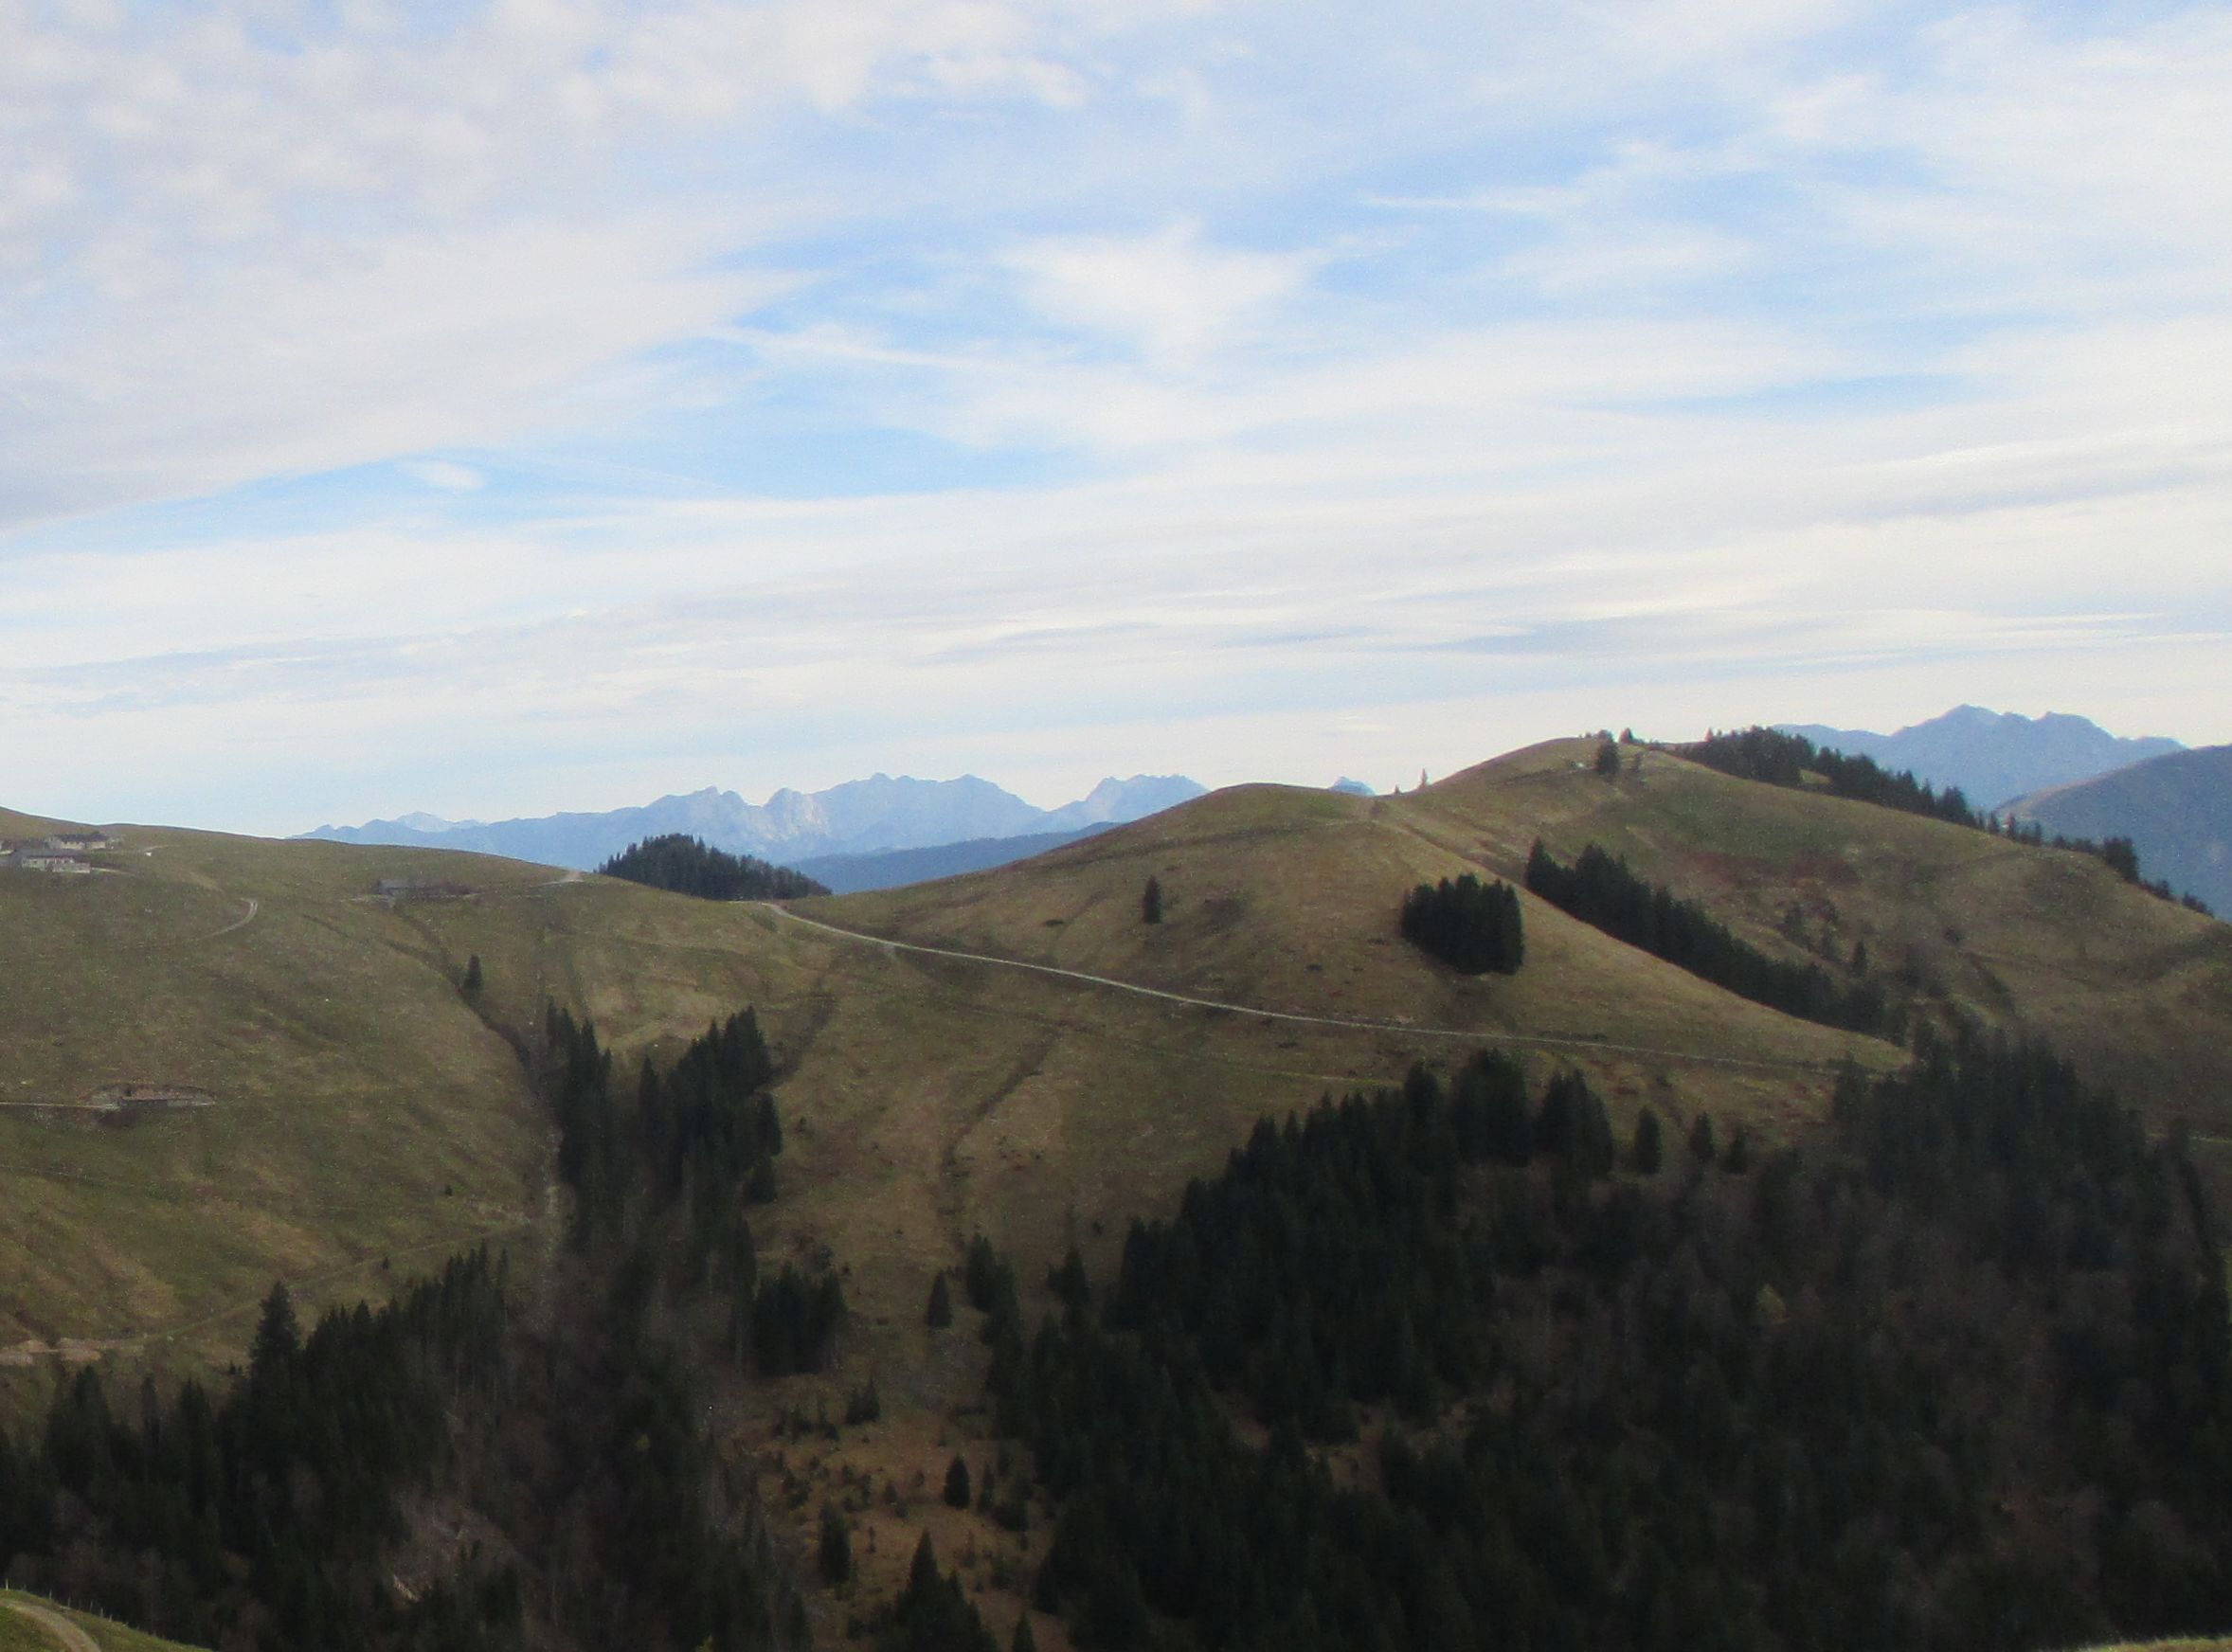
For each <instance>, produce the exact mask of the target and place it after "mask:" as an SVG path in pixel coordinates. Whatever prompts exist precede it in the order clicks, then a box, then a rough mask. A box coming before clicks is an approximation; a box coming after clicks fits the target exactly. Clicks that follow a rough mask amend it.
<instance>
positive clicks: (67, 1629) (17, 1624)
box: [0, 1589, 193, 1652]
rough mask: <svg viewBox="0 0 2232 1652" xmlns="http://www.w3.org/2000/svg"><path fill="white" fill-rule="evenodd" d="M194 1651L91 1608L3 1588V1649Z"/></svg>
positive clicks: (25, 1651) (0, 1650) (29, 1651)
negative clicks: (74, 1608)
mask: <svg viewBox="0 0 2232 1652" xmlns="http://www.w3.org/2000/svg"><path fill="white" fill-rule="evenodd" d="M87 1647H91V1648H93V1649H94V1652H193V1648H191V1647H188V1646H182V1645H180V1644H179V1643H177V1642H175V1641H158V1640H156V1639H155V1638H154V1637H153V1635H142V1634H141V1633H139V1632H138V1631H137V1630H136V1629H127V1628H126V1627H124V1625H121V1624H115V1623H111V1622H110V1621H109V1620H108V1619H106V1618H97V1617H95V1616H94V1615H93V1614H92V1613H90V1612H76V1611H71V1610H70V1609H69V1608H67V1607H62V1606H58V1605H56V1604H55V1603H54V1602H52V1601H50V1600H44V1599H42V1598H40V1597H39V1596H38V1595H34V1594H25V1593H23V1592H22V1591H21V1590H19V1589H0V1652H86V1648H87Z"/></svg>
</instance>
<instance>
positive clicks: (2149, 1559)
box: [991, 1038, 2232, 1652]
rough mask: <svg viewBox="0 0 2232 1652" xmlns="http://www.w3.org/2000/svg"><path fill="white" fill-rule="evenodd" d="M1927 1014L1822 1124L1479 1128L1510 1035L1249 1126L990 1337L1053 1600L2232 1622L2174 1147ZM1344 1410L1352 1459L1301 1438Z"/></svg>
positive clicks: (2037, 1632)
mask: <svg viewBox="0 0 2232 1652" xmlns="http://www.w3.org/2000/svg"><path fill="white" fill-rule="evenodd" d="M1924 1044H1925V1048H1924V1049H1923V1050H1922V1051H1921V1052H1920V1054H1919V1056H1918V1059H1917V1063H1916V1065H1915V1067H1914V1068H1913V1069H1912V1070H1911V1071H1909V1072H1907V1073H1903V1074H1900V1075H1897V1076H1894V1077H1889V1078H1883V1079H1874V1080H1871V1079H1867V1078H1864V1077H1863V1076H1862V1075H1860V1074H1859V1073H1858V1072H1857V1071H1854V1072H1849V1073H1847V1074H1846V1075H1845V1078H1844V1079H1843V1080H1842V1081H1841V1082H1840V1084H1839V1086H1838V1089H1837V1098H1836V1105H1835V1116H1834V1120H1833V1122H1832V1123H1831V1125H1830V1127H1829V1128H1828V1129H1827V1131H1825V1132H1823V1133H1822V1134H1821V1136H1820V1137H1818V1138H1817V1139H1814V1140H1811V1141H1809V1145H1808V1147H1807V1148H1806V1149H1805V1150H1804V1151H1797V1150H1783V1151H1779V1152H1775V1153H1773V1154H1771V1155H1758V1154H1755V1153H1754V1154H1747V1155H1745V1156H1743V1158H1741V1159H1740V1161H1739V1160H1737V1156H1736V1155H1734V1154H1733V1153H1731V1154H1727V1155H1723V1156H1720V1157H1718V1158H1716V1157H1714V1156H1712V1155H1710V1153H1709V1152H1708V1153H1707V1154H1705V1155H1699V1154H1698V1153H1696V1152H1695V1151H1693V1152H1692V1153H1691V1154H1690V1155H1689V1156H1688V1158H1687V1159H1686V1162H1684V1163H1682V1164H1679V1165H1673V1166H1669V1168H1670V1169H1672V1170H1673V1171H1674V1174H1667V1172H1666V1171H1665V1170H1662V1172H1661V1173H1660V1174H1659V1175H1657V1176H1636V1175H1631V1174H1628V1173H1626V1172H1623V1171H1619V1170H1614V1171H1613V1172H1611V1174H1609V1175H1597V1176H1591V1175H1588V1174H1585V1173H1584V1171H1583V1169H1582V1166H1581V1163H1580V1162H1579V1160H1578V1159H1577V1158H1576V1157H1575V1156H1574V1155H1572V1154H1570V1153H1569V1154H1560V1155H1556V1156H1552V1157H1550V1158H1549V1159H1548V1161H1547V1162H1545V1161H1544V1159H1543V1158H1542V1157H1540V1156H1539V1155H1538V1156H1537V1157H1536V1158H1534V1161H1533V1162H1532V1163H1530V1164H1525V1165H1522V1164H1520V1163H1517V1162H1515V1161H1513V1160H1512V1159H1510V1158H1506V1157H1500V1156H1498V1155H1497V1154H1494V1153H1486V1154H1483V1153H1482V1152H1481V1150H1480V1149H1479V1147H1478V1146H1477V1145H1475V1146H1473V1147H1470V1148H1468V1147H1467V1145H1466V1140H1467V1127H1466V1126H1465V1125H1464V1124H1462V1123H1461V1120H1462V1119H1463V1117H1464V1116H1465V1114H1466V1112H1467V1108H1466V1107H1461V1106H1460V1105H1459V1103H1458V1097H1459V1095H1460V1093H1461V1092H1463V1091H1465V1090H1466V1089H1467V1085H1468V1084H1469V1085H1470V1086H1472V1089H1473V1092H1474V1094H1475V1096H1476V1099H1477V1098H1481V1086H1483V1085H1485V1089H1486V1092H1487V1093H1488V1094H1490V1095H1494V1096H1497V1097H1503V1098H1505V1099H1502V1100H1497V1101H1496V1102H1495V1103H1494V1106H1495V1107H1496V1108H1497V1109H1499V1110H1503V1109H1506V1108H1507V1097H1508V1092H1509V1088H1510V1086H1511V1082H1512V1081H1511V1078H1510V1075H1509V1071H1508V1070H1507V1069H1505V1068H1497V1067H1494V1066H1481V1067H1478V1068H1473V1069H1467V1070H1472V1071H1477V1072H1478V1074H1479V1077H1478V1078H1477V1079H1474V1080H1470V1081H1468V1080H1467V1079H1466V1078H1465V1077H1464V1076H1463V1075H1460V1076H1459V1078H1458V1079H1456V1080H1455V1081H1453V1082H1448V1083H1445V1082H1442V1081H1440V1080H1437V1079H1436V1078H1435V1077H1434V1076H1433V1075H1431V1074H1427V1073H1414V1074H1413V1077H1412V1078H1411V1080H1410V1081H1409V1082H1407V1083H1406V1084H1405V1086H1403V1087H1402V1089H1400V1090H1397V1091H1392V1092H1384V1093H1382V1094H1380V1095H1378V1096H1376V1097H1371V1098H1364V1097H1351V1098H1349V1099H1347V1100H1345V1101H1342V1102H1340V1103H1332V1102H1328V1103H1326V1104H1322V1105H1321V1106H1320V1107H1319V1108H1318V1109H1317V1110H1316V1111H1315V1112H1313V1113H1312V1114H1311V1115H1310V1116H1309V1117H1308V1118H1307V1119H1305V1120H1301V1121H1291V1120H1290V1121H1288V1122H1286V1123H1284V1124H1279V1125H1271V1124H1268V1123H1267V1124H1266V1125H1265V1126H1263V1127H1261V1128H1259V1129H1258V1130H1257V1132H1256V1133H1255V1135H1254V1136H1253V1137H1252V1138H1251V1140H1250V1142H1249V1144H1248V1145H1247V1146H1246V1147H1245V1148H1243V1149H1241V1150H1240V1151H1238V1152H1236V1153H1235V1154H1234V1155H1233V1158H1232V1159H1231V1161H1230V1162H1229V1163H1228V1166H1227V1168H1226V1170H1225V1172H1224V1174H1223V1175H1222V1176H1219V1177H1217V1178H1215V1179H1214V1180H1211V1181H1202V1182H1197V1183H1195V1184H1194V1185H1193V1186H1192V1187H1190V1188H1189V1189H1188V1191H1187V1193H1186V1195H1185V1197H1184V1199H1183V1200H1182V1202H1181V1204H1180V1207H1179V1211H1178V1212H1177V1213H1176V1215H1175V1216H1173V1217H1172V1218H1170V1219H1168V1220H1167V1221H1165V1222H1162V1223H1159V1224H1153V1225H1144V1226H1143V1227H1141V1228H1139V1229H1135V1230H1134V1232H1133V1234H1132V1235H1131V1237H1130V1238H1129V1240H1128V1241H1127V1243H1126V1246H1125V1256H1124V1262H1123V1265H1122V1267H1121V1269H1120V1272H1119V1276H1118V1278H1117V1280H1116V1282H1115V1284H1114V1286H1113V1288H1112V1289H1111V1291H1110V1292H1109V1294H1108V1302H1107V1307H1106V1308H1105V1309H1102V1310H1100V1311H1095V1309H1094V1308H1093V1307H1092V1305H1091V1304H1090V1303H1089V1302H1070V1303H1068V1304H1066V1305H1065V1307H1064V1308H1063V1310H1062V1311H1061V1313H1059V1314H1058V1315H1056V1316H1054V1317H1052V1318H1050V1319H1048V1320H1045V1321H1044V1322H1043V1323H1042V1324H1041V1325H1040V1326H1039V1327H1038V1328H1037V1329H1036V1331H1035V1334H1027V1333H1026V1331H1025V1329H1024V1328H1023V1327H1022V1326H1020V1325H1019V1324H1014V1325H1009V1326H1006V1327H1004V1328H1001V1329H1000V1330H999V1331H998V1332H997V1334H996V1336H995V1343H994V1347H995V1360H994V1367H993V1374H992V1377H991V1390H992V1393H993V1397H994V1402H995V1407H996V1411H997V1415H998V1417H999V1425H1000V1427H1001V1428H1002V1430H1003V1431H1004V1432H1008V1433H1011V1434H1013V1435H1015V1436H1017V1437H1019V1438H1021V1439H1022V1440H1023V1441H1024V1442H1025V1443H1026V1444H1028V1446H1030V1447H1031V1450H1032V1454H1033V1458H1034V1461H1035V1468H1036V1472H1037V1475H1038V1477H1039V1480H1040V1482H1041V1484H1042V1486H1043V1488H1044V1489H1045V1491H1046V1492H1047V1493H1048V1494H1049V1495H1050V1496H1051V1497H1053V1499H1056V1501H1057V1503H1058V1507H1059V1514H1058V1517H1057V1519H1056V1525H1055V1530H1054V1533H1053V1540H1052V1543H1051V1546H1050V1550H1049V1553H1048V1554H1047V1557H1046V1559H1045V1561H1044V1563H1043V1565H1042V1566H1041V1568H1040V1570H1039V1571H1038V1573H1037V1575H1036V1577H1035V1581H1034V1584H1033V1590H1034V1598H1035V1603H1036V1604H1037V1605H1038V1606H1039V1607H1041V1608H1042V1609H1045V1610H1049V1611H1059V1612H1061V1613H1063V1614H1064V1615H1065V1616H1066V1617H1067V1618H1068V1619H1069V1621H1070V1623H1071V1628H1072V1632H1073V1636H1074V1638H1075V1640H1076V1643H1077V1644H1079V1645H1080V1646H1087V1647H1100V1648H1111V1649H1123V1648H1131V1647H1141V1646H1146V1645H1150V1644H1151V1645H1156V1646H1172V1647H1189V1646H1190V1647H1199V1648H1225V1647H1238V1648H1266V1649H1268V1648H1271V1647H1297V1648H1303V1649H1305V1652H1308V1649H1327V1652H1332V1649H1341V1652H1346V1649H1349V1648H1357V1649H1359V1652H1360V1649H1364V1648H1380V1647H1385V1646H1390V1645H1434V1646H1442V1645H1449V1646H1456V1645H1477V1644H1484V1643H1490V1642H1493V1643H1499V1644H1510V1645H1521V1646H1548V1645H1587V1646H1591V1647H1594V1648H1605V1649H1607V1652H1623V1649H1626V1648H1668V1649H1672V1648H1691V1647H1699V1646H1713V1647H1734V1648H1745V1649H1753V1648H1756V1649H1758V1652H1771V1649H1779V1648H1793V1649H1794V1648H1799V1647H1807V1648H1817V1647H1818V1648H1828V1649H1832V1652H1834V1649H1840V1648H1853V1649H1855V1652H1858V1649H1860V1648H1872V1647H1879V1646H1884V1645H1899V1646H1908V1647H1915V1648H1922V1649H1931V1648H1945V1649H1947V1652H1952V1649H1953V1648H1961V1649H1963V1652H1969V1649H1977V1652H1993V1649H2002V1648H2004V1649H2007V1652H2018V1649H2020V1652H2036V1648H2038V1647H2040V1646H2044V1645H2056V1644H2078V1643H2087V1642H2093V1641H2099V1640H2106V1639H2116V1638H2122V1637H2127V1636H2130V1637H2145V1636H2154V1635H2168V1634H2172V1633H2178V1632H2193V1631H2201V1630H2208V1631H2214V1630H2217V1629H2221V1628H2222V1626H2223V1624H2224V1623H2226V1622H2227V1621H2232V1509H2227V1506H2226V1504H2225V1502H2224V1499H2223V1496H2222V1489H2221V1488H2222V1486H2223V1483H2224V1479H2223V1477H2224V1475H2225V1474H2226V1473H2227V1472H2228V1471H2232V1392H2228V1391H2232V1382H2228V1377H2227V1366H2228V1364H2232V1360H2228V1357H2227V1350H2228V1349H2232V1332H2228V1329H2227V1312H2226V1302H2225V1290H2224V1279H2223V1263H2222V1259H2221V1256H2220V1254H2219V1250H2218V1246H2217V1237H2216V1234H2215V1231H2214V1228H2213V1222H2212V1218H2211V1216H2210V1214H2209V1212H2208V1209H2207V1206H2206V1202H2205V1199H2204V1197H2203V1195H2202V1194H2201V1190H2200V1185H2199V1182H2198V1179H2197V1178H2196V1177H2195V1176H2194V1175H2193V1172H2192V1168H2191V1166H2190V1164H2189V1163H2188V1162H2187V1160H2186V1159H2185V1158H2184V1157H2183V1156H2182V1154H2181V1153H2180V1151H2179V1150H2178V1148H2177V1146H2176V1145H2175V1144H2174V1143H2173V1144H2162V1145H2157V1144H2151V1143H2150V1142H2149V1140H2148V1139H2147V1137H2146V1134H2145V1132H2144V1131H2143V1130H2142V1129H2141V1127H2140V1126H2139V1124H2138V1123H2137V1122H2136V1121H2135V1119H2133V1116H2132V1115H2131V1114H2130V1113H2129V1112H2127V1111H2126V1110H2124V1109H2123V1108H2121V1107H2120V1106H2118V1105H2117V1104H2115V1102H2114V1101H2113V1099H2112V1098H2110V1097H2108V1096H2106V1095H2104V1094H2102V1093H2100V1092H2097V1091H2095V1090H2093V1089H2090V1088H2088V1087H2087V1086H2084V1085H2082V1084H2081V1083H2080V1082H2079V1080H2078V1079H2077V1078H2076V1076H2075V1075H2074V1073H2073V1072H2072V1071H2071V1070H2070V1069H2069V1068H2068V1067H2067V1066H2066V1065H2064V1064H2062V1063H2061V1062H2059V1061H2057V1060H2055V1059H2054V1058H2052V1057H2051V1056H2050V1055H2048V1054H2046V1053H2045V1052H2043V1051H2042V1050H2038V1049H2035V1048H2029V1047H2022V1046H2013V1045H2009V1044H2007V1043H2006V1042H2004V1041H1999V1040H1992V1039H1983V1038H1963V1039H1960V1040H1957V1041H1938V1040H1936V1039H1935V1038H1925V1040H1924ZM1547 1099H1548V1098H1547V1096H1545V1097H1544V1098H1543V1102H1544V1104H1546V1103H1547ZM1476 1104H1477V1103H1476ZM1542 1110H1543V1108H1542V1106H1536V1107H1533V1108H1529V1109H1527V1111H1528V1113H1529V1114H1530V1116H1531V1118H1532V1120H1533V1121H1534V1122H1535V1125H1536V1128H1538V1129H1539V1122H1540V1117H1541V1112H1542ZM1692 1134H1693V1136H1694V1135H1695V1134H1696V1132H1695V1131H1694V1130H1693V1132H1692ZM1476 1141H1477V1138H1476ZM1735 1162H1740V1163H1741V1164H1742V1165H1743V1166H1744V1168H1742V1169H1740V1170H1737V1169H1732V1168H1731V1166H1732V1163H1735ZM1235 1415H1237V1416H1238V1417H1241V1418H1244V1419H1245V1420H1246V1422H1247V1423H1248V1425H1249V1426H1250V1428H1251V1429H1258V1430H1263V1431H1265V1437H1266V1442H1267V1443H1266V1444H1264V1445H1262V1446H1255V1445H1251V1444H1249V1443H1248V1440H1247V1438H1246V1437H1245V1436H1244V1435H1243V1433H1242V1431H1241V1429H1240V1428H1236V1427H1235V1425H1234V1420H1233V1419H1234V1416H1235ZM1351 1430H1353V1431H1354V1432H1356V1433H1357V1434H1358V1435H1359V1436H1360V1437H1361V1438H1362V1439H1363V1440H1364V1441H1365V1442H1366V1445H1365V1447H1364V1454H1363V1459H1362V1469H1363V1471H1362V1472H1361V1473H1360V1474H1341V1475H1340V1476H1338V1477H1337V1476H1336V1475H1335V1474H1334V1473H1332V1472H1331V1471H1330V1470H1329V1469H1328V1467H1327V1466H1326V1465H1325V1463H1324V1462H1323V1459H1322V1457H1321V1456H1320V1455H1319V1453H1318V1451H1317V1450H1316V1449H1315V1448H1313V1446H1311V1444H1310V1441H1311V1439H1312V1437H1313V1436H1322V1437H1329V1438H1338V1437H1341V1435H1342V1434H1344V1433H1346V1432H1349V1431H1351Z"/></svg>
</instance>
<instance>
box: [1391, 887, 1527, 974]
mask: <svg viewBox="0 0 2232 1652" xmlns="http://www.w3.org/2000/svg"><path fill="white" fill-rule="evenodd" d="M1400 928H1401V930H1402V935H1403V939H1404V940H1406V941H1408V942H1410V943H1412V944H1413V946H1416V947H1417V948H1418V949H1419V950H1420V951H1422V952H1424V953H1427V954H1428V955H1430V956H1431V957H1433V958H1438V959H1439V960H1441V961H1442V962H1444V963H1446V964H1448V965H1449V967H1450V968H1451V969H1454V970H1456V971H1457V972H1458V973H1459V974H1461V975H1490V974H1494V975H1517V974H1518V973H1519V967H1520V965H1521V962H1523V961H1524V960H1525V958H1526V937H1525V934H1524V932H1523V929H1522V926H1521V920H1520V910H1519V892H1518V891H1517V890H1516V889H1512V887H1511V886H1510V885H1509V884H1506V883H1502V882H1497V883H1488V884H1484V883H1482V882H1481V880H1480V879H1479V878H1478V877H1476V876H1474V875H1473V874H1472V873H1471V872H1466V873H1464V874H1463V875H1461V876H1459V877H1457V878H1455V879H1450V878H1444V879H1442V880H1441V882H1440V883H1438V884H1420V885H1419V886H1418V887H1417V888H1416V889H1413V890H1412V891H1411V892H1410V893H1409V894H1408V895H1406V896H1404V898H1403V907H1402V914H1401V918H1400Z"/></svg>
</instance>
